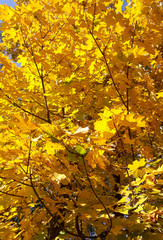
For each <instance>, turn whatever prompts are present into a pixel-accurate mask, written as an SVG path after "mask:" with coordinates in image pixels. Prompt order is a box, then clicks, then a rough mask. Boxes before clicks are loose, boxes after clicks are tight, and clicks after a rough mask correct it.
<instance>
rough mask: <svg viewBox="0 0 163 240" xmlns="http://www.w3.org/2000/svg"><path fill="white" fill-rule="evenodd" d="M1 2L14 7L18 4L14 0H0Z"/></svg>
mask: <svg viewBox="0 0 163 240" xmlns="http://www.w3.org/2000/svg"><path fill="white" fill-rule="evenodd" d="M0 4H7V5H8V6H10V7H14V6H15V5H16V4H15V3H14V1H13V0H0Z"/></svg>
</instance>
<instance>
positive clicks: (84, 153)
mask: <svg viewBox="0 0 163 240" xmlns="http://www.w3.org/2000/svg"><path fill="white" fill-rule="evenodd" d="M75 150H76V152H77V153H79V154H80V155H81V156H85V155H86V154H87V152H88V151H87V150H86V149H85V148H83V147H82V146H80V145H77V146H76V149H75Z"/></svg>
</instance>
